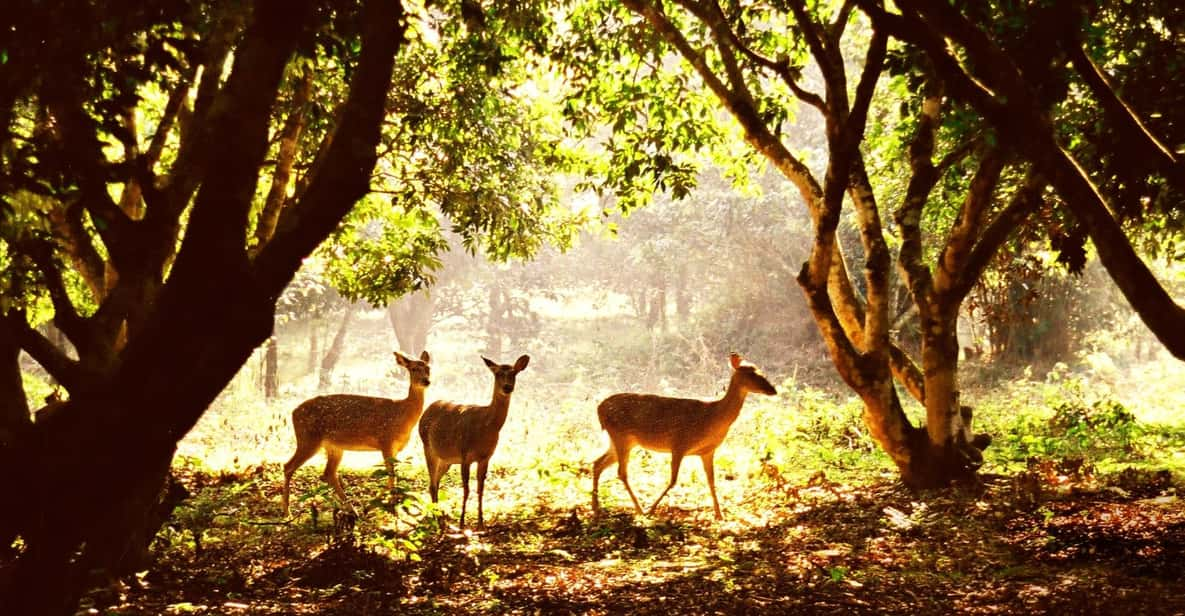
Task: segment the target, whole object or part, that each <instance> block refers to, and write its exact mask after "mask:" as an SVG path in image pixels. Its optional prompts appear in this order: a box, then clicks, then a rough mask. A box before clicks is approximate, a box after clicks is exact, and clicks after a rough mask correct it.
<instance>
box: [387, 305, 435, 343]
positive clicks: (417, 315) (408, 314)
mask: <svg viewBox="0 0 1185 616" xmlns="http://www.w3.org/2000/svg"><path fill="white" fill-rule="evenodd" d="M435 309H436V299H435V298H434V297H433V296H432V295H431V294H430V293H428V292H427V291H418V292H415V293H410V294H408V295H405V296H403V297H401V298H399V299H397V300H395V301H393V302H391V304H390V305H389V306H387V320H388V321H389V322H390V323H391V329H392V330H393V331H394V332H395V341H396V342H397V343H398V344H399V348H400V350H402V351H403V352H404V353H407V354H408V355H410V356H412V357H418V356H419V354H420V353H421V352H423V351H424V350H425V349H426V348H427V346H428V333H429V332H430V331H431V329H432V316H433V313H434V312H435Z"/></svg>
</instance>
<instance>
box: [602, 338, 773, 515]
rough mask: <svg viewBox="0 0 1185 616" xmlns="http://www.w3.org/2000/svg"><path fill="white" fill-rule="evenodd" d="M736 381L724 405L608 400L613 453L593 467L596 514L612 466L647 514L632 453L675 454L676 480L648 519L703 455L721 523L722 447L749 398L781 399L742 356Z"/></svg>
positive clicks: (645, 397)
mask: <svg viewBox="0 0 1185 616" xmlns="http://www.w3.org/2000/svg"><path fill="white" fill-rule="evenodd" d="M729 363H730V364H731V366H732V379H731V380H730V381H729V382H728V390H727V391H726V392H725V393H724V397H722V398H720V399H719V400H696V399H690V398H668V397H665V396H655V395H649V394H636V393H620V394H614V395H612V396H609V397H608V398H605V399H604V400H602V401H601V403H600V404H599V405H598V406H597V417H598V419H599V420H600V423H601V429H602V430H604V431H606V432H607V433H608V434H609V449H608V450H607V451H606V452H605V453H604V455H602V456H601V457H599V458H597V460H596V462H594V463H593V492H592V507H593V513H594V514H599V513H600V502H599V501H598V496H597V490H598V487H599V480H600V477H601V473H602V472H604V471H605V469H606V468H608V467H609V466H611V465H612V464H614V463H616V464H617V476H618V477H620V478H621V482H622V483H624V484H625V490H626V492H628V493H629V495H630V499H631V500H633V501H634V510H635V511H636V512H637V513H638V515H641V514H642V507H641V505H639V504H638V497H637V496H635V495H634V491H633V489H632V488H630V482H629V472H628V466H629V460H630V452H631V451H633V450H634V448H635V447H637V446H642V447H644V448H646V449H649V450H650V451H657V452H669V453H670V454H671V481H670V483H668V484H667V488H666V489H665V490H663V491H662V494H660V495H659V496H658V499H657V500H655V501H654V504H653V505H651V507H650V510H649V512H648V515H654V510H655V508H656V507H658V504H659V503H660V502H662V499H663V497H664V496H666V495H667V492H669V491H670V490H671V488H672V487H674V486H675V483H676V481H677V480H678V478H679V466H680V465H681V464H682V463H683V458H684V457H686V456H699V458H700V461H701V462H702V463H703V466H704V474H705V475H707V478H708V490H709V491H711V493H712V507H713V508H714V509H715V512H716V519H717V520H720V519H722V518H723V515H721V513H720V501H719V500H718V499H717V498H716V476H715V468H714V466H713V456H714V455H715V454H716V448H717V447H719V446H720V443H721V442H723V441H724V437H725V436H727V435H728V429H729V428H730V427H732V424H733V422H734V421H736V418H737V416H739V415H740V412H741V406H742V405H744V404H745V397H746V396H747V395H748V394H749V393H752V392H756V393H760V394H765V395H768V396H773V395H777V393H778V392H777V390H776V389H774V386H773V385H771V384H770V382H769V381H768V380H766V378H765V377H764V376H762V375H761V373H759V372H758V371H757V368H756V367H755V366H753V365H752V364H748V363H742V360H741V356H740V355H738V354H736V353H732V354H730V355H729Z"/></svg>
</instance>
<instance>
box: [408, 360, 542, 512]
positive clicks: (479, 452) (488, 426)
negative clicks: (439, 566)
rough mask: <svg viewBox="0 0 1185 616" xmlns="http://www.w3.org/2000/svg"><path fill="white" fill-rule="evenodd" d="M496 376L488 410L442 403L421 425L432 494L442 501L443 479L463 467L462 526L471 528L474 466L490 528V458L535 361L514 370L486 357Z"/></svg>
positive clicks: (522, 362)
mask: <svg viewBox="0 0 1185 616" xmlns="http://www.w3.org/2000/svg"><path fill="white" fill-rule="evenodd" d="M481 359H482V361H484V362H485V364H486V366H487V367H488V368H489V369H490V372H493V373H494V397H493V399H492V400H491V401H490V403H489V404H487V405H485V406H476V405H472V404H456V403H454V402H446V401H443V400H439V401H436V402H433V403H432V404H431V405H430V406H428V409H427V410H426V411H424V417H423V418H422V419H421V420H420V439H421V440H423V441H424V459H425V461H426V462H427V463H428V480H429V485H428V492H429V494H430V495H431V496H432V502H434V503H435V502H437V493H438V492H439V489H440V478H441V476H443V475H444V473H445V472H446V471H448V469H449V467H451V466H452V465H454V464H460V465H461V487H462V490H463V491H462V494H463V495H462V497H461V527H462V528H464V527H465V506H466V504H467V503H468V502H469V465H470V464H473V463H474V462H476V463H477V525H478V526H484V525H485V520H484V518H483V516H482V501H483V495H484V493H485V485H486V471H487V470H489V467H490V456H492V455H494V449H495V448H496V447H497V446H498V432H499V431H500V430H501V429H502V424H504V423H506V411H507V410H508V409H509V408H510V394H512V393H514V380H515V377H516V376H518V373H519V372H522V371H523V369H524V368H526V367H527V363H528V362H529V361H531V358H530V357H528V356H526V355H523V356H522V357H520V358H518V361H516V362H514V365H513V366H510V365H507V364H497V363H494V362H493V361H490V360H489V359H486V358H485V357H482V358H481Z"/></svg>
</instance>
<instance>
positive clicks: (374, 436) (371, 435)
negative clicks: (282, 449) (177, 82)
mask: <svg viewBox="0 0 1185 616" xmlns="http://www.w3.org/2000/svg"><path fill="white" fill-rule="evenodd" d="M422 408H423V400H422V399H419V400H417V399H413V398H408V399H404V400H391V399H389V398H375V397H371V396H357V395H352V394H334V395H329V396H318V397H316V398H313V399H311V400H307V401H305V402H304V403H303V404H301V405H300V406H298V407H297V408H296V410H295V411H293V412H292V424H293V425H294V426H295V428H296V431H297V434H298V437H299V436H300V435H306V436H308V437H313V438H316V439H318V440H321V441H325V442H329V443H332V444H334V445H336V446H338V447H341V448H344V449H347V448H355V447H365V448H373V449H382V448H383V446H384V445H387V444H389V443H391V442H392V441H403V442H406V439H407V435H409V434H410V433H411V429H412V427H413V426H414V425H415V423H416V420H418V419H419V417H420V410H421V409H422ZM400 444H402V443H400Z"/></svg>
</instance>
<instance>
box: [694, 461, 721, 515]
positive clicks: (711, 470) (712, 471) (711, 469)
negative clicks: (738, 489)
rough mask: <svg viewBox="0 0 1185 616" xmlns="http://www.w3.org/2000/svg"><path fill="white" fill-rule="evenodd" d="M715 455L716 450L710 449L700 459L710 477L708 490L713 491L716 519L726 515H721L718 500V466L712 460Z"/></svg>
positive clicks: (705, 472) (705, 473)
mask: <svg viewBox="0 0 1185 616" xmlns="http://www.w3.org/2000/svg"><path fill="white" fill-rule="evenodd" d="M714 455H716V452H715V451H709V452H708V453H705V454H703V455H701V456H700V457H699V459H700V462H703V463H704V475H707V477H708V491H709V492H711V493H712V507H713V508H714V509H715V510H716V519H717V520H721V519H723V518H724V516H722V515H720V501H718V500H716V467H715V466H714V465H713V462H712V456H714Z"/></svg>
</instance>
